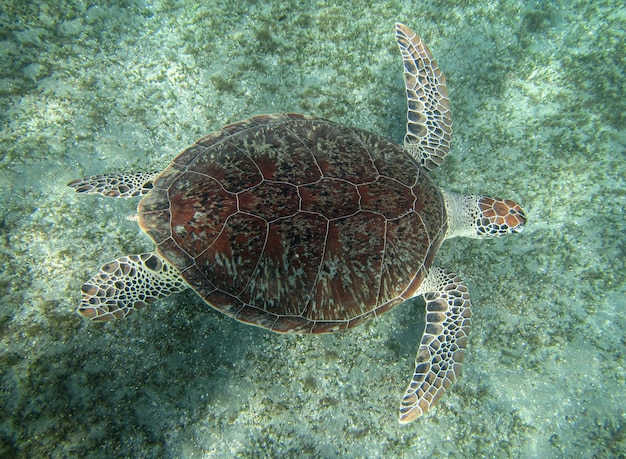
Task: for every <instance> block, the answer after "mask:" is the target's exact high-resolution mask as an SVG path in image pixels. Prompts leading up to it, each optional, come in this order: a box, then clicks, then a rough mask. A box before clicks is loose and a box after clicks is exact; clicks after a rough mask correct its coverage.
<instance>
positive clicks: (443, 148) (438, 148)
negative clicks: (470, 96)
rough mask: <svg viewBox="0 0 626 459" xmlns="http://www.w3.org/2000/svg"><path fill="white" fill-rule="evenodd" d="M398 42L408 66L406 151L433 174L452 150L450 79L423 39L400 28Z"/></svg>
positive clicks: (405, 74) (405, 63)
mask: <svg viewBox="0 0 626 459" xmlns="http://www.w3.org/2000/svg"><path fill="white" fill-rule="evenodd" d="M396 42H397V43H398V47H399V48H400V53H401V54H402V61H403V62H404V85H405V87H406V99H407V106H408V107H407V108H408V110H407V125H406V135H405V136H404V149H405V150H406V151H407V152H408V153H409V154H410V155H411V156H413V157H414V158H415V159H416V160H417V161H419V162H420V164H421V165H422V167H424V168H425V169H427V170H432V169H434V168H435V167H437V166H438V165H439V164H441V162H442V161H443V160H444V158H445V157H446V155H447V154H448V150H449V149H450V138H451V136H452V115H451V114H450V104H449V102H448V90H447V88H446V77H445V76H444V74H443V72H442V71H441V70H439V65H437V62H436V61H435V59H433V56H432V54H431V53H430V50H429V49H428V47H427V46H426V44H424V42H423V41H422V40H421V39H420V37H419V36H418V35H417V34H416V33H415V32H413V31H412V30H411V29H409V28H408V27H407V26H405V25H403V24H396Z"/></svg>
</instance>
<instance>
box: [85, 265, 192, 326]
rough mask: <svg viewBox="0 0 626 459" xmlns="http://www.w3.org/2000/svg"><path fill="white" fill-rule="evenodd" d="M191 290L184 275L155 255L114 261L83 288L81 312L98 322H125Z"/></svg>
mask: <svg viewBox="0 0 626 459" xmlns="http://www.w3.org/2000/svg"><path fill="white" fill-rule="evenodd" d="M186 288H187V284H185V282H184V281H183V279H182V277H180V274H179V273H178V272H177V271H176V270H175V269H174V268H172V266H171V265H170V264H169V263H167V262H166V261H165V260H163V259H162V258H161V257H160V256H158V255H156V254H154V253H142V254H141V255H128V256H125V257H120V258H118V259H117V260H114V261H111V262H110V263H107V264H105V265H104V266H102V268H100V271H99V272H98V274H96V275H95V276H94V277H92V278H91V279H89V281H88V282H87V283H86V284H84V285H83V286H82V287H81V291H82V293H83V299H82V301H81V302H80V305H79V306H78V309H77V312H78V313H79V314H80V315H81V316H83V317H85V318H87V319H91V320H93V321H96V322H102V321H105V320H112V319H121V318H122V317H126V316H127V315H129V314H131V313H133V312H135V311H136V310H138V309H141V308H144V307H145V306H147V305H148V304H150V303H154V302H155V301H156V300H158V299H159V298H163V297H166V296H168V295H169V294H171V293H176V292H180V291H182V290H185V289H186Z"/></svg>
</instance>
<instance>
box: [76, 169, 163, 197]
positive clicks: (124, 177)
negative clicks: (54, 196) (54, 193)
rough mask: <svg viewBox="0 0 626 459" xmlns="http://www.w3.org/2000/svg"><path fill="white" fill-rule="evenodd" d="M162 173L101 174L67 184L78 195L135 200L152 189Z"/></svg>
mask: <svg viewBox="0 0 626 459" xmlns="http://www.w3.org/2000/svg"><path fill="white" fill-rule="evenodd" d="M159 174H160V172H135V173H134V174H123V173H122V174H99V175H92V176H91V177H85V178H82V179H78V180H72V181H71V182H70V183H68V184H67V186H69V187H70V188H73V189H74V190H76V192H77V193H84V194H101V195H102V196H106V197H107V198H134V197H136V196H144V195H146V194H148V191H150V190H151V189H152V182H153V181H154V179H155V178H156V176H157V175H159Z"/></svg>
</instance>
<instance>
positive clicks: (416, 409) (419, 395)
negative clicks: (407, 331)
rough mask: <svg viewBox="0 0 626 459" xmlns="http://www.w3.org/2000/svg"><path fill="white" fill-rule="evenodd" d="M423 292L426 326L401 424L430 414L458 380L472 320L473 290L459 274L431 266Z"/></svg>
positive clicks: (407, 390)
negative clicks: (427, 413) (470, 292)
mask: <svg viewBox="0 0 626 459" xmlns="http://www.w3.org/2000/svg"><path fill="white" fill-rule="evenodd" d="M420 293H421V294H422V295H423V296H424V299H425V300H426V327H425V328H424V334H423V335H422V341H421V343H420V348H419V351H418V352H417V356H416V357H415V372H414V374H413V379H412V380H411V383H410V384H409V387H407V389H406V392H405V394H404V397H403V398H402V403H401V405H400V416H399V421H400V423H401V424H407V423H409V422H411V421H414V420H415V419H417V418H419V417H420V416H422V415H423V414H424V413H426V411H428V409H429V408H430V407H431V406H433V405H434V404H435V403H437V400H439V398H440V397H441V396H442V395H443V393H444V392H445V391H446V389H448V388H449V387H450V386H451V385H452V384H454V382H455V381H456V380H457V378H458V377H459V373H460V372H461V362H462V361H463V356H464V354H465V347H466V346H467V337H468V334H469V330H470V325H471V322H472V319H471V316H472V312H471V309H470V298H469V293H468V290H467V287H466V286H465V284H464V283H463V281H462V280H461V279H460V278H459V277H458V276H457V275H456V274H453V273H451V272H448V271H445V270H443V269H441V268H437V267H433V268H431V270H430V272H429V274H428V277H427V278H426V279H425V280H424V283H423V284H422V286H421V287H420Z"/></svg>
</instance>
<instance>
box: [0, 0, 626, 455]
mask: <svg viewBox="0 0 626 459" xmlns="http://www.w3.org/2000/svg"><path fill="white" fill-rule="evenodd" d="M27 3H28V4H27ZM101 3H104V2H101ZM106 3H109V5H111V3H112V2H106ZM198 3H201V4H200V5H199V4H198ZM372 3H374V2H370V1H355V2H339V1H337V0H333V1H319V2H304V1H301V2H298V1H292V2H288V1H280V2H278V1H277V2H252V1H250V2H239V1H223V2H218V1H216V2H195V1H191V0H189V1H180V2H175V1H167V0H164V1H161V2H158V1H157V2H151V1H148V2H140V1H121V2H118V4H117V5H115V6H96V5H92V2H85V3H83V2H80V1H75V2H37V3H35V2H24V1H20V0H6V1H4V2H3V3H2V6H1V7H0V12H1V16H0V17H1V19H2V22H1V29H0V30H1V32H2V33H1V34H0V64H1V65H0V104H1V110H0V114H1V115H0V116H1V128H0V217H1V218H0V236H1V237H0V295H1V296H2V301H1V303H0V340H1V346H0V378H1V389H2V394H1V398H0V400H1V403H0V457H7V458H9V457H10V458H38V457H50V458H58V457H90V458H95V457H104V458H112V457H142V458H149V457H163V458H212V457H240V458H244V457H255V458H257V457H319V458H331V457H364V458H377V457H381V458H382V457H384V458H392V457H394V458H395V457H397V458H404V457H406V458H417V457H458V458H461V457H498V458H499V457H519V458H527V457H529V458H532V457H542V458H552V457H555V458H560V457H597V458H600V457H625V455H626V414H625V410H626V390H625V368H624V351H625V328H626V320H625V319H624V305H625V303H626V300H625V293H626V292H625V290H626V288H625V284H624V280H625V276H626V274H625V273H626V269H625V266H624V260H625V244H624V241H625V237H624V234H625V228H624V226H625V225H624V219H625V217H624V208H625V204H626V185H625V182H626V154H625V144H626V126H625V113H626V102H625V101H626V95H625V92H624V76H625V75H624V74H625V72H626V32H625V30H626V9H625V8H624V7H623V6H622V7H619V6H616V5H618V4H619V3H620V2H614V1H608V0H605V1H565V0H562V1H556V2H540V1H537V2H528V1H512V0H509V1H506V0H504V1H495V0H491V1H485V2H460V1H459V2H443V1H420V2H400V1H378V2H375V5H374V6H372ZM472 3H476V5H473V6H472ZM396 21H401V22H404V23H406V24H407V25H409V26H410V27H411V28H413V29H414V30H415V31H417V32H418V33H419V34H420V35H421V36H422V37H423V39H424V40H425V42H426V43H427V44H428V45H429V46H430V48H431V50H432V51H433V53H434V55H435V58H436V59H437V60H438V62H439V64H440V66H441V68H442V69H443V70H444V72H445V73H446V75H447V79H448V88H449V93H450V98H451V104H452V113H453V117H454V123H455V124H454V130H455V134H454V138H453V146H452V151H451V154H450V156H449V159H448V160H447V161H446V162H445V163H444V164H443V165H442V166H441V167H440V168H438V169H437V170H436V171H435V173H434V174H433V175H434V176H435V178H436V180H437V182H438V183H439V184H440V185H441V186H443V187H445V188H447V189H450V190H451V191H458V192H468V193H469V192H488V193H491V194H494V195H499V196H504V197H508V198H512V199H515V200H518V201H519V202H521V203H522V204H523V205H524V207H525V209H526V212H527V214H528V217H529V222H528V225H527V228H526V230H525V232H524V233H522V234H521V235H517V236H515V237H508V238H503V239H500V240H492V241H475V240H452V241H448V242H446V243H445V244H444V246H443V247H442V249H441V251H440V253H439V255H438V260H437V263H438V264H440V265H442V266H445V267H447V268H449V269H452V270H455V271H456V272H457V273H459V274H460V275H461V276H462V277H463V278H464V279H465V281H466V282H467V284H468V285H469V288H470V292H471V294H472V300H473V304H474V308H473V310H474V318H473V319H474V320H473V328H472V333H471V337H470V343H469V348H468V352H467V353H466V359H465V365H464V367H463V374H462V376H461V378H460V380H459V381H458V383H457V384H456V385H455V386H454V387H453V389H452V390H451V391H449V392H448V393H447V394H446V395H445V396H444V397H443V398H442V399H441V400H440V402H439V403H438V405H437V406H436V408H435V409H433V410H432V411H430V412H429V413H428V415H427V416H425V417H424V418H422V419H419V420H418V421H416V422H414V423H412V424H409V425H407V426H400V425H399V424H398V423H397V420H396V419H397V409H398V404H399V402H400V397H401V395H402V393H403V391H404V388H405V386H406V384H407V383H408V380H409V377H410V375H411V373H412V370H413V360H414V357H415V353H416V351H417V348H418V343H419V338H420V334H421V332H422V327H423V304H422V303H421V302H420V301H414V302H409V303H407V304H404V305H401V306H399V307H398V308H396V309H394V310H393V311H392V312H390V313H389V314H387V315H385V316H383V317H380V318H377V319H375V320H373V321H371V322H369V323H368V324H366V325H363V326H361V327H359V328H356V329H353V330H351V331H349V332H346V333H343V334H337V335H332V336H321V337H320V336H281V335H276V334H272V333H270V332H267V331H265V330H261V329H258V328H254V327H250V326H246V325H243V324H240V323H238V322H235V321H233V320H231V319H228V318H226V317H225V316H223V315H222V314H220V313H218V312H216V311H213V310H212V309H210V308H209V307H207V306H206V305H205V304H203V303H202V302H201V301H200V300H199V299H198V298H197V297H196V296H195V295H194V294H192V293H190V292H186V293H183V294H180V295H177V296H172V297H170V298H167V299H165V300H163V301H160V302H158V303H157V304H155V305H154V306H152V307H150V308H149V309H148V310H145V311H142V312H141V314H137V315H135V316H134V317H132V318H129V319H127V320H123V321H120V322H119V323H111V324H106V325H104V326H102V325H96V324H91V323H88V322H87V321H85V320H83V319H81V318H80V317H79V316H77V315H76V314H75V313H74V309H75V307H76V305H77V303H78V301H79V298H80V294H79V289H80V286H81V284H82V283H83V282H84V281H85V280H87V279H88V278H89V277H90V276H91V275H93V274H94V273H95V272H96V270H97V268H98V267H99V266H100V265H101V264H102V263H104V262H107V261H109V260H112V259H114V258H116V257H118V256H120V255H123V254H128V253H140V252H142V251H146V250H151V244H150V242H149V240H148V238H147V237H146V236H145V235H143V233H142V232H141V231H140V230H139V229H138V227H137V225H136V224H135V223H134V222H132V221H128V220H126V219H125V218H124V217H125V216H126V215H129V214H132V213H133V212H134V211H135V208H136V205H137V201H132V200H113V199H105V198H98V197H93V196H79V195H76V194H75V193H73V192H72V190H70V189H69V188H67V187H66V186H65V184H66V183H67V182H68V181H70V180H72V179H75V178H79V177H81V176H84V175H91V174H96V173H102V172H115V171H135V170H159V169H162V168H163V167H165V166H166V165H167V164H168V161H169V160H170V159H171V158H173V157H174V155H175V154H176V153H177V152H178V151H180V150H181V149H182V148H184V147H185V146H187V145H189V144H190V143H192V142H193V141H194V140H195V139H197V138H199V137H200V136H202V135H204V134H206V133H208V132H210V131H212V130H215V129H218V128H219V127H220V126H222V125H224V124H226V123H229V122H233V121H237V120H239V119H243V118H246V117H248V116H250V115H253V114H259V113H268V112H280V111H292V112H305V113H308V114H312V115H317V116H321V117H325V118H329V119H332V120H335V121H339V122H342V123H345V124H348V125H354V126H359V127H362V128H366V129H370V130H372V131H374V132H376V133H379V134H384V135H387V136H389V137H391V138H393V139H394V140H396V141H401V139H402V136H403V132H404V119H405V118H404V117H405V101H404V90H403V83H402V73H401V61H400V57H399V53H398V51H397V49H396V45H395V42H394V35H393V28H394V23H395V22H396Z"/></svg>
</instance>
